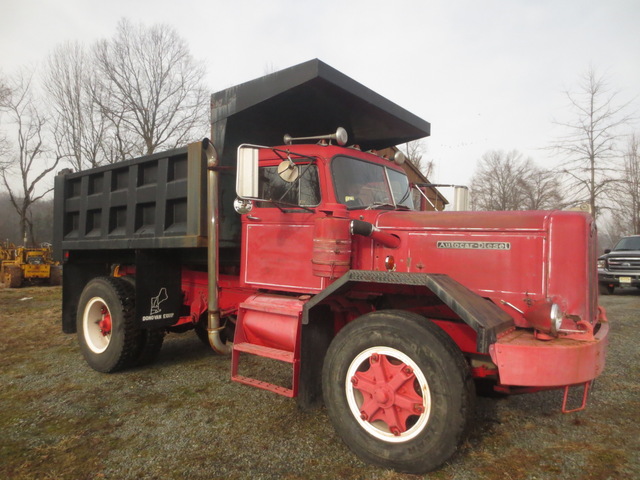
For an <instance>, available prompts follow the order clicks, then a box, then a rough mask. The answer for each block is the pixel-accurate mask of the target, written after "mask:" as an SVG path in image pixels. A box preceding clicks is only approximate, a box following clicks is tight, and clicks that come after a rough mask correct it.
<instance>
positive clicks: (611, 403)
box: [0, 287, 640, 480]
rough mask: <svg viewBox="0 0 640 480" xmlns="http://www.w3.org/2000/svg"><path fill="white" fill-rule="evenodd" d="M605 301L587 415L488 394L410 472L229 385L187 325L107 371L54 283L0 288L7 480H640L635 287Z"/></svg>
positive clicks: (2, 457) (320, 417) (318, 423)
mask: <svg viewBox="0 0 640 480" xmlns="http://www.w3.org/2000/svg"><path fill="white" fill-rule="evenodd" d="M601 303H602V304H603V305H604V306H605V307H606V309H607V312H608V315H609V319H610V322H611V335H610V349H609V354H608V358H607V367H606V370H605V373H604V374H603V375H602V376H601V377H600V378H599V379H598V381H597V382H596V385H595V388H594V390H593V392H592V395H591V398H590V400H589V406H588V408H587V410H586V411H584V412H579V413H574V414H568V415H563V414H562V413H560V404H561V398H562V393H561V392H559V391H553V392H543V393H536V394H532V395H522V396H512V397H509V398H503V399H488V398H480V399H478V402H477V406H476V415H475V418H476V422H475V424H474V426H473V428H472V430H471V433H470V435H469V437H468V439H467V440H466V441H465V443H464V444H463V445H462V446H461V448H460V450H459V452H458V453H457V454H456V455H455V456H454V458H453V459H452V460H451V461H450V462H449V463H448V464H447V465H445V466H444V468H442V469H440V470H438V471H436V472H433V473H431V474H428V475H424V476H423V477H416V476H411V475H403V474H398V473H395V472H392V471H388V470H383V469H380V468H375V467H371V466H369V465H365V464H363V463H362V462H361V461H360V460H359V459H358V458H356V457H355V456H354V455H353V454H351V453H350V451H349V450H348V448H346V447H345V446H344V444H343V443H342V442H341V441H340V439H339V438H337V436H336V435H335V433H334V432H333V430H332V428H331V426H330V424H329V421H328V418H327V416H326V412H325V410H324V409H320V410H317V411H315V412H311V413H304V412H300V411H298V409H297V407H296V405H295V401H293V400H291V399H287V398H284V397H280V396H276V395H274V394H271V393H268V392H265V391H262V390H258V389H254V388H251V387H247V386H244V385H240V384H237V383H234V382H231V381H230V380H229V369H230V364H229V359H228V358H225V357H218V356H215V355H213V354H212V353H211V352H210V351H209V349H207V348H206V347H205V346H204V345H203V344H201V343H200V341H199V340H198V339H197V337H196V335H195V334H193V333H192V332H189V333H186V334H181V335H178V334H171V335H169V336H168V337H167V340H166V341H165V345H164V346H163V349H162V351H161V353H160V357H159V359H158V361H157V362H156V363H155V364H153V365H151V366H147V367H143V368H138V369H134V370H129V371H125V372H122V373H118V374H111V375H105V374H100V373H97V372H95V371H93V370H91V369H90V368H89V367H88V366H87V365H86V364H85V363H84V360H83V359H82V357H81V354H80V352H79V349H78V347H77V344H76V339H75V336H74V335H65V334H63V333H62V332H61V330H60V288H59V287H33V288H21V289H7V288H2V287H0V359H1V360H2V361H1V363H0V366H1V368H2V373H1V376H0V478H3V479H4V478H7V479H14V478H15V479H73V480H78V479H184V478H189V479H222V478H224V479H244V478H252V479H281V478H282V479H290V480H291V479H309V478H311V479H314V478H317V479H363V480H364V479H413V478H425V479H451V480H453V479H455V480H464V479H495V480H498V479H500V480H502V479H512V480H516V479H584V480H600V479H602V480H604V479H631V478H640V453H639V452H640V427H639V425H640V349H639V348H638V345H640V328H638V327H639V326H640V318H639V312H640V292H639V291H637V290H629V291H621V292H620V293H619V294H616V295H613V296H607V297H603V298H602V299H601Z"/></svg>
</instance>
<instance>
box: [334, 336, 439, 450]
mask: <svg viewBox="0 0 640 480" xmlns="http://www.w3.org/2000/svg"><path fill="white" fill-rule="evenodd" d="M374 354H376V355H378V356H381V355H384V356H385V357H387V359H388V360H391V361H392V362H394V363H398V364H404V365H405V366H407V367H410V368H411V370H412V371H413V372H412V373H413V375H415V379H414V380H413V381H414V384H415V385H414V386H415V390H416V393H417V394H418V395H419V396H420V397H421V402H420V404H421V406H422V409H423V410H422V413H420V414H415V415H412V416H411V417H410V420H411V421H410V422H407V424H408V425H409V423H410V426H409V428H406V430H405V431H402V432H400V433H399V434H398V432H396V433H395V434H394V433H392V431H391V430H390V429H389V426H388V425H387V423H385V422H384V421H381V420H376V421H373V422H370V421H368V420H365V419H363V418H361V415H362V411H361V407H362V406H363V404H364V402H365V395H366V394H363V392H362V391H360V390H359V389H358V388H357V387H356V386H354V384H353V382H352V379H353V378H354V376H355V375H356V373H358V372H362V371H363V370H367V369H368V368H369V365H370V358H371V356H372V355H374ZM345 388H346V395H347V403H348V405H349V409H350V410H351V413H352V414H353V416H354V418H355V419H356V421H357V422H358V423H359V424H360V426H361V427H362V428H363V429H364V430H365V431H367V432H368V433H369V434H370V435H372V436H373V437H375V438H377V439H379V440H383V441H385V442H389V443H402V442H407V441H409V440H411V439H413V438H415V437H416V436H418V435H419V434H420V433H421V432H422V431H423V430H424V429H425V427H426V425H427V423H428V421H429V415H430V413H431V393H430V390H429V384H428V383H427V379H426V378H425V376H424V374H423V373H422V370H420V368H419V367H418V365H417V364H416V363H415V362H414V361H413V360H412V359H411V358H409V357H408V356H407V355H405V354H404V353H402V352H401V351H399V350H396V349H395V348H390V347H382V346H378V347H371V348H368V349H366V350H364V351H363V352H361V353H360V354H359V355H357V356H356V357H355V358H354V359H353V361H352V362H351V364H350V365H349V368H348V370H347V376H346V379H345ZM408 425H407V426H408Z"/></svg>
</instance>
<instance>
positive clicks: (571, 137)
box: [551, 67, 630, 217]
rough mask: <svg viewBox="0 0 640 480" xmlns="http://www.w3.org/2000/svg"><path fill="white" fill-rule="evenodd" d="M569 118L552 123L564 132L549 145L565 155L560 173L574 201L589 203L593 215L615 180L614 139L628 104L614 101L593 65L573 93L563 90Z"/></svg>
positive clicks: (616, 137)
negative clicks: (567, 104)
mask: <svg viewBox="0 0 640 480" xmlns="http://www.w3.org/2000/svg"><path fill="white" fill-rule="evenodd" d="M565 94H566V96H567V99H568V100H569V108H570V110H571V114H572V115H573V118H572V119H569V120H568V121H565V122H555V123H556V124H558V125H560V126H561V127H563V128H564V129H565V131H566V134H565V135H564V136H561V137H559V138H558V139H557V140H555V141H554V143H553V144H552V145H551V148H552V149H553V150H554V151H555V152H556V153H557V154H558V155H560V156H562V157H564V158H565V160H564V163H563V164H562V173H563V174H564V176H565V177H566V179H567V183H566V186H567V189H568V191H570V192H571V193H572V195H573V197H574V200H576V201H583V202H588V203H589V205H590V207H591V212H592V214H593V215H594V217H597V215H598V214H599V212H600V210H601V209H602V208H603V200H604V196H605V195H606V194H607V192H608V191H609V189H610V187H611V185H612V182H613V181H614V176H615V175H614V172H615V170H616V166H615V164H614V160H615V159H616V158H617V152H616V150H615V142H616V140H617V139H618V138H619V137H620V134H619V127H620V126H622V125H624V124H625V123H626V122H627V121H628V120H629V118H630V117H629V115H627V114H625V108H626V107H627V105H628V103H626V104H620V103H618V101H617V96H618V93H617V92H612V91H611V90H610V89H609V86H608V84H607V82H606V80H605V78H604V77H602V76H599V75H598V74H597V73H596V71H595V70H594V69H593V67H592V68H590V69H589V70H588V72H587V73H586V74H585V75H584V76H583V77H582V79H581V82H580V84H579V85H578V90H577V91H576V92H569V91H567V92H565Z"/></svg>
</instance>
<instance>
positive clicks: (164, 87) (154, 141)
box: [93, 20, 209, 156]
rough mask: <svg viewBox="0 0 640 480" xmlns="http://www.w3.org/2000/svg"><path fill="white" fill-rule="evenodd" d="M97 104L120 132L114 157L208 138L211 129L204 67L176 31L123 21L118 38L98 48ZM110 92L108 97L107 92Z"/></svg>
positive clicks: (120, 24) (96, 53)
mask: <svg viewBox="0 0 640 480" xmlns="http://www.w3.org/2000/svg"><path fill="white" fill-rule="evenodd" d="M93 53H94V55H95V61H96V69H97V73H98V76H97V78H98V79H99V82H98V85H99V86H100V87H101V88H100V89H99V94H98V95H96V96H95V101H96V102H98V104H99V105H100V107H101V111H102V113H103V114H105V115H106V116H107V117H108V118H109V119H110V121H111V123H112V125H113V126H114V128H115V129H116V133H115V137H114V138H115V139H116V140H118V142H116V143H115V146H114V150H113V151H112V152H111V154H114V153H116V154H121V153H125V151H126V150H129V149H130V148H131V147H132V146H131V145H130V142H131V136H130V135H131V134H135V142H136V144H135V146H133V151H130V152H126V154H127V155H126V156H128V155H137V154H150V153H153V152H154V151H156V149H158V148H159V147H164V148H173V147H176V146H179V145H182V144H184V143H186V142H187V141H189V140H192V139H195V138H197V137H198V136H202V135H203V134H204V133H205V132H206V131H207V128H208V107H209V101H208V95H207V94H206V91H205V89H204V88H203V84H202V82H203V78H204V67H203V66H202V65H201V64H198V63H196V62H195V61H194V59H193V57H192V56H191V54H190V53H189V49H188V46H187V44H186V42H185V41H184V40H183V39H182V38H180V37H179V36H178V34H177V33H176V32H175V30H173V29H172V28H171V27H168V26H166V25H155V26H152V27H149V28H147V27H145V26H143V25H138V26H134V25H132V24H131V23H130V22H129V21H127V20H121V21H120V23H119V25H118V30H117V32H116V34H115V36H114V37H113V38H111V39H109V40H103V41H100V42H98V43H97V44H96V45H95V48H94V51H93ZM107 92H108V95H107V94H106V93H107Z"/></svg>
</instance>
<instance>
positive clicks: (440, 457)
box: [322, 310, 474, 474]
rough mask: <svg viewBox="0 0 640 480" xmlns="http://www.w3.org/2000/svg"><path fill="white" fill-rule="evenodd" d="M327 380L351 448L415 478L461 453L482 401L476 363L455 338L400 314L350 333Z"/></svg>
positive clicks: (362, 321)
mask: <svg viewBox="0 0 640 480" xmlns="http://www.w3.org/2000/svg"><path fill="white" fill-rule="evenodd" d="M322 377H323V395H324V399H325V403H326V405H327V410H328V413H329V417H330V418H331V421H332V423H333V425H334V428H335V429H336V431H337V432H338V434H339V435H340V436H341V437H342V439H343V440H344V442H345V443H346V444H347V445H348V446H349V448H351V449H352V450H353V451H354V452H355V453H356V454H357V455H358V456H360V457H361V458H363V459H364V460H366V461H369V462H371V463H374V464H377V465H381V466H383V467H386V468H393V469H396V470H399V471H404V472H409V473H414V474H420V473H425V472H428V471H430V470H434V469H436V468H437V467H439V466H440V465H442V464H443V463H444V462H445V461H446V460H447V459H449V458H450V457H451V456H452V455H453V454H454V452H455V451H456V448H457V446H458V444H459V442H460V440H461V438H462V436H463V433H464V431H465V428H466V425H467V422H468V418H469V415H470V410H471V408H472V404H473V398H474V386H473V382H472V380H471V376H470V373H469V368H468V365H467V363H466V361H465V359H464V357H463V356H462V354H461V352H460V350H459V349H458V347H457V346H456V345H455V343H454V342H453V341H452V340H451V338H449V336H448V335H447V334H445V333H444V332H443V331H442V330H441V329H440V328H439V327H438V326H437V325H435V324H433V323H431V322H429V321H428V320H426V319H425V318H423V317H421V316H419V315H417V314H414V313H411V312H405V311H399V310H386V311H385V310H383V311H378V312H372V313H369V314H366V315H364V316H362V317H360V318H359V319H357V320H355V321H354V322H352V323H350V324H349V325H347V326H346V327H345V328H343V329H342V330H341V331H340V332H339V333H338V335H337V336H336V337H335V339H334V340H333V342H332V343H331V346H330V347H329V350H328V352H327V357H326V359H325V363H324V367H323V375H322Z"/></svg>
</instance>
